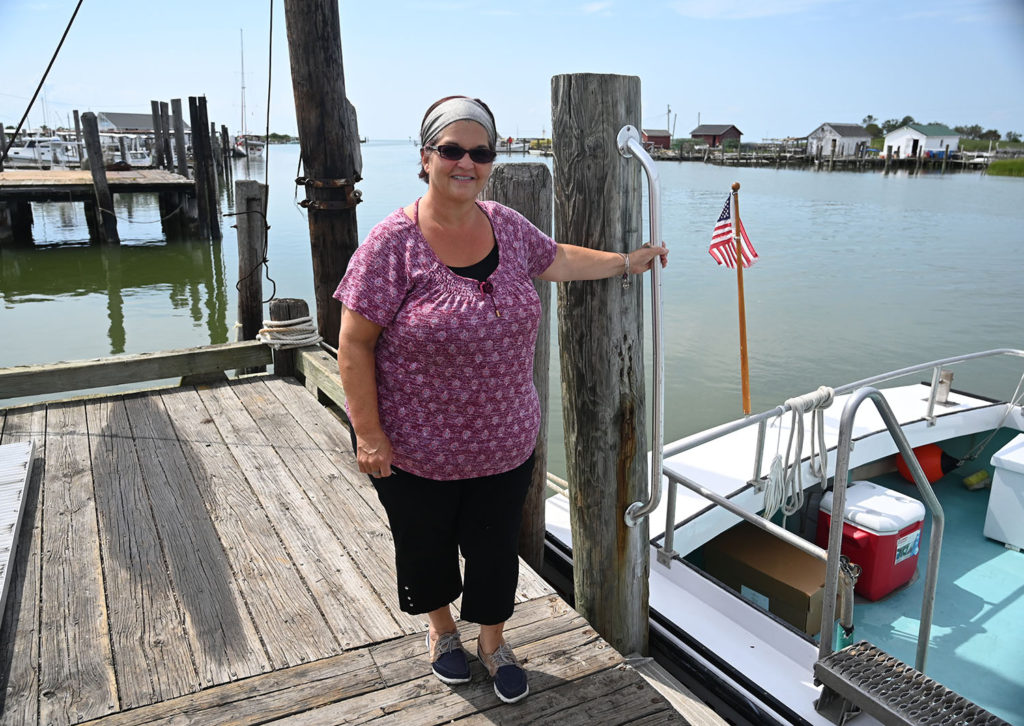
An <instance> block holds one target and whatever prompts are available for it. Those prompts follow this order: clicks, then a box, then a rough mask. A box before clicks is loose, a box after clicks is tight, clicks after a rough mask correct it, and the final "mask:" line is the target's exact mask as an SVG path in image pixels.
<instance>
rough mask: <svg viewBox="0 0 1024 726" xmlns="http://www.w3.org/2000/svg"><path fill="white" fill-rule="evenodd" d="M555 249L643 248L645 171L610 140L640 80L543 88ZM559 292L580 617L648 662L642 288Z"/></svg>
mask: <svg viewBox="0 0 1024 726" xmlns="http://www.w3.org/2000/svg"><path fill="white" fill-rule="evenodd" d="M551 116H552V140H553V146H552V150H553V152H554V168H555V180H554V189H555V239H557V240H562V241H565V242H573V243H575V244H581V245H586V246H591V247H599V248H601V249H606V250H611V251H614V252H626V251H628V250H632V249H635V248H636V247H638V246H639V245H640V244H641V241H642V239H641V235H642V233H641V229H642V227H641V200H642V196H641V193H642V190H641V173H640V172H641V167H640V164H639V163H638V162H637V160H636V159H627V158H624V157H622V156H621V155H620V154H619V150H618V147H617V144H616V136H617V134H618V132H619V130H620V129H621V128H622V127H623V126H624V125H626V124H630V125H632V126H634V127H637V128H639V127H640V79H639V78H637V77H634V76H616V75H597V74H569V75H560V76H555V77H554V78H552V81H551ZM632 279H633V285H632V287H631V288H629V289H623V287H622V285H621V282H620V280H619V278H618V277H614V278H611V279H608V280H599V281H590V282H566V283H559V285H558V313H559V314H558V333H559V344H560V348H561V368H562V399H563V406H564V409H565V423H564V427H565V449H566V468H567V472H568V479H569V494H570V501H571V508H570V519H571V523H572V538H573V570H574V573H575V583H574V585H575V587H574V589H575V593H576V609H577V610H579V611H580V613H581V614H582V615H583V616H584V617H585V618H586V619H587V620H588V621H589V622H590V623H591V624H592V625H593V626H594V627H595V628H596V629H597V631H598V632H599V633H600V634H601V635H602V636H603V637H604V638H605V639H606V640H608V641H609V642H610V643H611V644H612V645H613V646H614V647H615V648H616V649H617V650H619V652H621V653H646V652H647V638H648V628H647V608H648V574H649V571H650V564H649V559H648V556H649V552H648V542H647V539H648V529H649V528H648V523H647V520H646V518H645V519H643V520H642V521H641V522H640V523H639V524H638V525H637V526H636V527H627V526H626V523H625V521H624V514H625V511H626V508H627V507H628V506H629V505H630V504H632V503H633V502H636V501H641V500H643V499H645V498H646V494H645V493H646V490H647V486H646V482H647V480H648V476H647V466H648V465H647V434H646V428H645V422H646V418H647V417H646V409H645V403H644V357H643V330H642V324H643V303H642V297H641V296H642V291H643V283H642V278H641V277H639V276H636V277H633V278H632Z"/></svg>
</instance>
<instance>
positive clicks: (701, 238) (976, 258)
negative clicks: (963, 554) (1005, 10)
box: [0, 141, 1024, 473]
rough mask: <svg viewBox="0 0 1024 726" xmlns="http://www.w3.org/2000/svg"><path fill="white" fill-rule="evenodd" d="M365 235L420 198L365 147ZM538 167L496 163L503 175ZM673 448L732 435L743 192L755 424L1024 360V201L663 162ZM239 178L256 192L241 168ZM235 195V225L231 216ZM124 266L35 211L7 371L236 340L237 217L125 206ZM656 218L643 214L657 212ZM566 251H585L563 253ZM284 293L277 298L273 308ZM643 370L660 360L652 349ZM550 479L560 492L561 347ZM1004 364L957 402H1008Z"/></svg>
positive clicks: (275, 258) (303, 280)
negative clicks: (958, 359)
mask: <svg viewBox="0 0 1024 726" xmlns="http://www.w3.org/2000/svg"><path fill="white" fill-rule="evenodd" d="M362 154H363V177H364V181H362V182H361V183H360V184H359V185H358V186H359V188H360V189H361V190H362V192H363V199H364V202H363V203H362V204H361V205H360V206H359V208H358V217H359V221H360V230H361V232H360V234H361V236H362V235H365V234H366V232H367V231H368V230H369V229H370V227H371V226H372V225H373V224H375V223H376V222H377V221H379V220H380V219H382V218H383V217H384V216H386V215H387V214H388V213H389V212H391V211H392V210H394V209H396V208H398V207H400V206H402V205H404V204H407V203H408V202H410V201H411V200H413V199H415V198H416V196H418V195H420V194H422V193H423V191H424V186H423V184H422V182H420V181H419V180H418V179H417V178H416V171H417V159H418V155H417V150H416V148H415V147H414V146H413V145H412V144H411V143H409V142H408V141H405V142H393V143H389V142H371V143H368V144H364V145H363V146H362ZM524 159H525V160H528V161H535V162H536V161H544V163H548V164H550V160H541V159H539V158H537V157H523V156H520V155H517V156H514V157H501V158H499V161H516V162H518V161H522V160H524ZM297 164H298V146H296V145H291V146H271V147H270V148H269V155H268V160H267V162H266V163H263V162H253V163H251V164H250V173H251V174H252V176H253V177H254V178H257V179H259V180H260V181H262V180H263V179H264V176H265V174H267V172H268V169H269V174H268V178H269V183H270V202H269V210H268V222H269V224H270V225H271V229H270V232H269V235H270V250H269V260H270V264H269V270H268V274H269V275H270V277H271V278H273V280H274V281H275V283H276V293H277V295H278V296H281V297H301V298H305V299H307V300H310V301H311V297H312V289H313V284H312V264H311V260H310V253H309V237H308V225H307V221H306V216H305V212H304V210H302V209H301V208H300V207H299V206H298V205H297V203H296V202H297V200H298V199H301V198H302V196H303V193H302V192H299V193H298V194H297V193H296V191H295V187H294V179H295V177H296V176H297V175H298V174H297V173H296V172H297ZM658 171H659V175H660V177H661V185H662V197H663V228H664V236H665V238H666V242H667V243H668V245H669V247H670V248H671V264H670V266H669V268H668V269H667V270H666V271H665V273H664V275H663V281H664V285H663V297H664V303H665V320H664V326H665V341H666V342H665V349H666V406H665V411H666V414H665V415H666V420H665V429H666V435H667V438H668V439H669V440H672V439H675V438H678V437H680V436H683V435H685V434H688V433H691V432H693V431H696V430H700V429H702V428H706V427H707V426H709V425H712V424H715V423H720V422H723V421H727V420H731V419H733V418H737V417H739V416H740V415H741V414H742V411H741V408H740V378H739V352H738V351H739V343H738V323H737V303H736V284H735V273H734V272H733V271H731V270H726V269H725V268H720V267H718V266H716V265H715V263H714V261H713V260H712V258H711V257H710V256H709V255H708V253H707V245H708V242H709V239H710V232H711V228H712V226H713V225H714V222H715V220H716V219H717V216H718V213H719V212H720V211H721V207H722V203H723V202H724V201H725V197H726V194H727V192H728V190H729V185H730V184H731V183H732V182H734V181H739V182H740V183H741V184H742V189H741V200H742V206H741V209H742V212H743V219H744V223H745V226H746V228H747V231H748V233H749V235H750V237H751V239H752V241H753V243H754V245H755V246H756V248H757V250H758V252H759V253H760V255H761V260H760V262H758V263H757V265H756V266H755V267H754V268H752V269H751V270H749V271H748V272H747V273H746V275H745V289H746V309H747V331H748V351H749V358H750V379H751V393H752V402H753V409H754V410H755V411H758V410H764V409H767V408H770V407H772V406H774V405H775V404H777V403H778V402H779V401H780V400H781V399H783V398H786V397H789V396H793V395H797V394H800V393H804V392H806V391H809V390H813V389H814V388H816V387H817V386H819V385H822V384H824V385H838V384H841V383H846V382H849V381H852V380H856V379H859V378H861V377H864V376H866V375H869V374H872V373H876V372H881V371H883V370H889V369H895V368H899V367H903V366H906V365H910V364H913V363H917V362H921V361H925V360H931V359H934V358H940V357H944V356H947V355H954V354H958V353H962V352H967V351H971V350H981V349H988V348H996V347H1024V339H1022V338H1024V335H1022V332H1024V331H1022V325H1021V321H1022V320H1024V295H1022V294H1021V292H1020V290H1019V286H1020V280H1021V274H1020V273H1021V270H1022V269H1024V265H1022V264H1021V261H1020V253H1021V247H1022V243H1024V232H1022V231H1021V230H1022V229H1024V182H1022V180H1020V179H1015V178H1006V177H987V176H984V175H982V174H979V173H973V172H972V173H949V174H945V175H940V174H937V173H936V174H927V175H926V174H922V175H918V176H911V175H908V174H906V173H897V174H891V175H889V176H885V175H883V174H881V173H850V172H835V173H827V172H813V171H804V170H799V171H797V170H776V169H746V168H744V169H733V168H722V167H715V166H706V165H704V164H700V163H677V162H659V164H658ZM235 173H236V177H235V178H242V177H243V176H244V175H245V165H244V163H239V162H236V166H235ZM227 191H228V190H226V189H225V190H224V193H223V195H222V211H223V212H228V211H233V210H232V204H231V200H230V199H229V197H228V194H227ZM115 206H116V211H117V214H118V217H119V218H120V219H119V222H118V227H119V232H120V235H121V238H122V240H123V244H122V246H121V247H120V248H116V249H109V248H101V247H98V246H91V245H89V244H88V239H87V234H86V228H85V219H84V215H83V213H82V210H81V208H79V207H75V206H73V205H71V204H56V203H54V204H45V205H35V220H36V221H35V228H34V234H35V238H36V244H35V246H34V247H32V248H29V249H11V248H6V249H0V301H2V306H3V308H2V309H3V312H2V313H0V334H2V340H3V343H2V344H0V366H12V365H22V364H31V363H46V362H54V361H58V360H73V359H82V358H92V357H100V356H105V355H111V354H118V353H139V352H145V351H154V350H167V349H172V348H183V347H188V346H194V345H203V344H208V343H221V342H225V341H227V340H234V338H235V331H234V321H235V314H236V305H237V296H236V292H235V288H234V283H235V281H236V280H237V279H238V277H239V271H238V263H237V253H236V249H235V234H234V229H233V228H232V227H231V226H230V225H231V224H232V218H230V217H229V218H225V226H224V240H223V242H222V243H219V244H210V243H204V242H198V241H196V242H177V243H173V244H166V243H165V242H164V241H163V238H162V235H161V231H160V224H159V212H158V209H157V204H156V198H155V196H142V195H140V196H137V197H135V198H134V199H131V198H129V197H117V198H115ZM644 206H645V207H646V202H645V203H644ZM566 241H571V240H566ZM271 290H272V286H271V283H270V282H269V281H267V280H264V295H265V296H269V295H270V294H271ZM647 351H648V354H649V351H650V346H649V345H648V346H647ZM551 376H552V392H553V395H552V401H553V405H552V406H551V412H550V413H551V428H550V436H551V441H552V447H551V460H550V462H549V469H550V470H551V471H553V472H555V473H564V457H563V455H562V452H561V447H560V445H559V442H560V441H561V436H562V434H561V408H560V400H559V397H558V391H559V374H558V362H557V342H556V343H555V349H554V355H553V357H552V369H551ZM1008 376H1009V373H1008V371H1007V370H1004V369H1003V368H1002V367H1001V364H999V363H993V364H992V365H991V366H990V367H989V368H988V369H985V368H982V371H981V373H979V374H978V375H977V377H976V378H974V379H972V380H961V379H959V378H958V379H957V380H956V381H955V385H956V386H958V387H972V388H981V389H982V390H987V392H989V393H991V394H1008V393H1009V391H1007V390H1005V388H1006V386H1007V385H1010V384H1008V383H1007V380H1008Z"/></svg>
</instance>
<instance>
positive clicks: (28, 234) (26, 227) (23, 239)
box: [7, 201, 34, 245]
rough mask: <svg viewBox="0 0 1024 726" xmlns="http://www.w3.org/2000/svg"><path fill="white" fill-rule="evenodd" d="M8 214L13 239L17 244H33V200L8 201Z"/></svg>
mask: <svg viewBox="0 0 1024 726" xmlns="http://www.w3.org/2000/svg"><path fill="white" fill-rule="evenodd" d="M7 216H8V219H9V220H10V223H11V241H12V242H13V243H14V244H16V245H30V244H32V224H33V222H34V216H33V214H32V202H24V201H12V202H7Z"/></svg>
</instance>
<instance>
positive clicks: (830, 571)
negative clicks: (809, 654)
mask: <svg viewBox="0 0 1024 726" xmlns="http://www.w3.org/2000/svg"><path fill="white" fill-rule="evenodd" d="M866 399H871V402H872V403H874V404H875V408H876V409H878V413H879V414H880V415H881V417H882V421H883V422H884V423H885V427H886V429H888V431H889V433H890V435H891V436H892V438H893V441H895V442H896V447H897V448H898V449H899V451H900V454H901V455H902V456H903V461H904V462H906V464H907V466H908V467H909V469H910V473H911V475H912V476H913V479H914V484H916V485H917V490H918V492H920V494H921V498H922V499H923V500H924V503H925V506H927V507H928V510H929V512H930V513H931V515H932V531H931V536H930V538H929V544H928V562H927V565H926V568H925V577H924V597H923V599H922V602H921V624H920V626H919V628H918V631H917V656H916V661H915V664H914V667H915V668H916V669H917V670H919V671H920V672H922V673H924V669H925V662H926V661H927V659H928V641H929V639H930V637H931V629H932V611H933V610H934V607H935V590H936V587H937V586H938V579H939V554H940V552H941V550H942V531H943V529H944V527H945V522H946V519H945V515H944V514H943V512H942V505H940V504H939V500H938V499H937V498H936V496H935V492H933V491H932V487H931V485H930V484H929V483H928V479H927V477H925V475H924V470H923V469H922V468H921V464H920V462H919V461H918V460H917V457H916V456H914V450H913V448H911V446H910V443H909V442H908V441H907V437H906V436H905V435H904V433H903V429H902V428H901V427H900V422H899V421H898V420H897V418H896V415H895V414H894V413H893V412H892V409H891V408H890V407H889V403H888V401H886V400H885V396H884V395H882V392H881V391H879V390H878V389H877V388H873V387H870V386H865V387H863V388H860V389H858V390H857V391H855V392H854V393H853V395H852V396H851V397H850V399H849V400H848V401H847V402H846V405H845V406H844V407H843V415H842V418H841V419H840V423H839V443H838V445H837V451H836V475H835V483H834V485H833V491H832V512H833V515H832V523H831V525H830V527H829V533H828V552H829V558H828V563H827V564H826V565H825V593H824V602H823V604H822V608H821V628H822V629H821V641H820V644H819V647H818V659H819V660H820V659H822V658H824V657H825V656H827V655H829V654H830V653H831V652H832V623H833V622H834V621H835V611H836V591H837V590H838V586H839V555H840V551H841V548H842V539H843V523H844V521H845V517H844V516H843V514H844V513H845V511H846V485H847V481H848V479H849V475H850V451H851V449H852V448H853V419H854V416H856V414H857V409H858V408H860V405H861V403H863V402H864V401H865V400H866ZM826 623H827V624H828V627H827V628H826V627H825V625H826Z"/></svg>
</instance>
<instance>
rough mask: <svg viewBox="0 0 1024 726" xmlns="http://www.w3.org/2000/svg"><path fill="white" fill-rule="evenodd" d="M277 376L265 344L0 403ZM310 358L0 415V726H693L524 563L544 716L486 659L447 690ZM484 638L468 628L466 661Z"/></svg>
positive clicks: (524, 649) (526, 608) (522, 611)
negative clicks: (6, 527) (10, 448)
mask: <svg viewBox="0 0 1024 726" xmlns="http://www.w3.org/2000/svg"><path fill="white" fill-rule="evenodd" d="M269 360H270V351H269V349H268V348H266V347H265V346H263V345H262V344H259V343H256V342H252V343H238V344H231V345H227V346H210V347H208V348H206V349H197V350H193V351H186V352H172V353H165V354H148V355H140V356H125V357H122V358H114V359H103V360H98V361H91V362H81V363H64V364H54V365H52V366H40V367H32V368H20V369H7V370H2V371H0V392H3V395H12V392H13V393H14V394H15V395H26V394H28V393H32V392H42V391H55V390H61V389H66V388H70V387H73V386H80V385H82V381H91V382H92V383H93V385H96V384H99V383H102V384H109V383H111V382H113V381H114V380H122V381H131V380H147V379H153V378H160V377H167V376H169V375H173V374H174V373H177V374H184V373H188V374H191V375H193V376H194V375H201V376H205V377H209V374H211V373H218V374H219V375H217V376H215V377H219V378H223V372H222V371H223V370H224V369H226V368H235V367H237V368H241V367H244V366H246V365H251V364H253V363H255V362H260V361H262V362H263V363H264V364H266V363H268V362H269ZM297 362H298V365H297V368H298V370H299V371H300V375H301V376H302V377H303V378H304V379H305V387H304V386H303V384H301V383H299V382H298V381H297V380H296V379H292V378H280V377H276V376H273V375H260V376H251V377H246V378H242V379H236V380H233V381H228V380H226V379H224V380H221V381H220V382H216V383H212V384H196V385H188V384H187V381H186V383H185V384H183V385H181V386H175V387H170V388H163V389H156V390H150V391H146V392H132V393H118V394H112V395H106V396H96V397H87V398H77V399H72V400H65V401H60V402H55V403H48V404H38V405H29V406H22V407H17V408H11V409H8V410H0V426H2V428H0V443H3V444H6V443H12V442H19V441H25V440H33V441H34V442H35V443H36V458H35V461H34V465H33V468H32V476H31V480H30V484H29V487H28V490H27V491H26V494H25V506H26V511H25V520H24V524H23V526H22V530H21V537H20V542H19V548H18V555H17V559H16V562H15V564H14V567H13V570H12V574H13V577H14V580H13V584H12V589H11V592H10V595H9V598H8V604H7V607H6V611H5V613H4V617H3V625H2V627H3V630H2V634H0V653H2V656H0V683H2V686H3V688H2V690H0V693H3V694H5V695H4V701H3V710H2V714H0V724H79V723H86V722H89V723H96V724H109V725H113V724H142V723H147V724H149V723H175V724H179V723H202V724H217V723H232V724H243V723H245V724H248V723H266V722H269V721H274V722H275V723H277V722H282V723H289V724H324V723H346V724H356V723H365V722H373V723H375V724H383V723H402V724H420V723H449V722H458V723H547V722H554V721H557V722H559V723H566V724H582V723H588V724H589V723H600V724H617V723H635V724H672V723H687V720H686V719H684V718H683V717H682V716H681V715H680V714H679V713H678V711H676V710H675V709H673V708H672V706H670V705H669V702H668V701H667V700H666V699H665V698H664V697H663V696H661V695H660V694H659V693H658V692H657V691H655V690H654V689H653V688H652V687H651V686H650V685H649V684H648V682H647V681H645V680H644V678H642V677H641V675H640V674H639V673H638V671H636V670H634V669H633V668H631V667H630V666H628V665H627V664H626V663H625V661H624V659H623V657H622V656H621V655H619V654H618V653H617V652H616V651H615V650H614V649H613V648H611V647H610V646H609V645H608V644H607V643H606V642H605V641H604V640H602V639H601V638H600V637H599V636H598V635H597V633H596V632H595V631H594V630H593V629H592V628H591V627H590V626H589V624H588V623H587V622H586V621H585V620H584V619H583V618H582V617H581V616H580V615H578V614H577V613H576V612H575V611H573V610H572V609H571V608H570V607H569V606H568V605H567V604H566V603H565V602H564V601H563V600H561V599H560V598H559V597H558V596H557V595H556V594H554V592H553V591H552V590H551V588H550V587H549V586H548V585H547V584H546V583H545V582H544V581H543V580H542V579H541V578H540V577H539V576H538V575H537V574H536V573H534V572H533V571H532V570H531V569H529V568H528V567H527V566H526V565H525V564H523V566H522V571H521V576H520V583H519V588H518V595H517V599H518V604H517V607H516V612H515V615H514V616H513V617H512V619H511V621H510V622H509V624H508V628H507V631H506V632H507V635H508V639H509V641H510V642H511V643H512V644H513V645H514V647H515V648H516V652H517V654H518V655H519V656H520V657H521V659H523V660H524V661H525V664H524V665H525V668H526V669H527V671H528V673H529V677H530V686H531V691H532V692H531V695H530V697H529V698H528V699H527V700H526V701H525V702H523V703H522V704H519V705H515V706H508V705H505V704H502V703H501V702H500V701H499V700H498V698H497V697H496V696H495V695H494V692H493V690H492V687H491V683H490V681H489V680H487V679H486V677H485V674H484V670H483V668H482V666H481V665H480V663H479V662H478V661H477V660H476V659H475V658H472V659H471V665H472V668H473V681H472V682H471V683H469V684H467V685H465V686H457V687H449V686H445V685H443V684H442V683H440V682H439V681H438V680H437V679H436V678H435V677H434V676H433V675H432V674H431V673H430V669H429V665H428V663H427V659H426V657H425V648H424V643H423V641H424V636H423V633H424V632H425V618H422V617H412V616H409V615H407V614H404V613H402V612H401V611H400V610H399V607H398V604H397V596H396V593H395V586H394V578H395V575H394V571H393V551H392V541H391V534H390V532H389V530H388V527H387V520H386V517H385V515H384V513H383V511H382V508H381V506H380V504H379V502H378V500H377V497H376V495H375V493H374V491H373V487H372V485H371V484H370V482H369V480H368V479H367V478H366V477H365V476H364V475H361V474H359V473H358V471H357V469H356V467H355V462H354V459H353V457H352V451H351V445H350V443H349V436H348V432H347V429H346V428H345V427H344V425H343V424H342V423H341V421H340V419H339V418H338V417H337V416H336V415H335V414H334V413H332V412H331V411H330V410H329V409H328V408H326V407H324V406H323V405H321V404H320V403H319V401H318V397H319V398H321V399H326V398H329V397H332V396H334V397H337V395H338V388H337V376H336V372H334V371H332V370H331V367H332V360H331V358H330V357H329V356H328V355H326V354H325V353H322V352H320V351H319V350H317V349H305V350H304V351H303V353H302V355H301V356H300V357H298V358H297ZM307 389H308V390H307ZM456 605H458V603H456ZM476 632H477V631H476V628H475V626H473V625H472V624H469V623H464V624H462V633H463V639H464V642H465V644H466V646H467V648H468V650H469V651H470V652H475V647H476V644H475V636H476ZM699 708H700V707H698V711H697V713H700V712H701V711H700V710H699ZM702 720H703V719H702ZM715 720H716V719H715V717H714V716H713V715H709V717H708V719H707V722H712V721H715Z"/></svg>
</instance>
